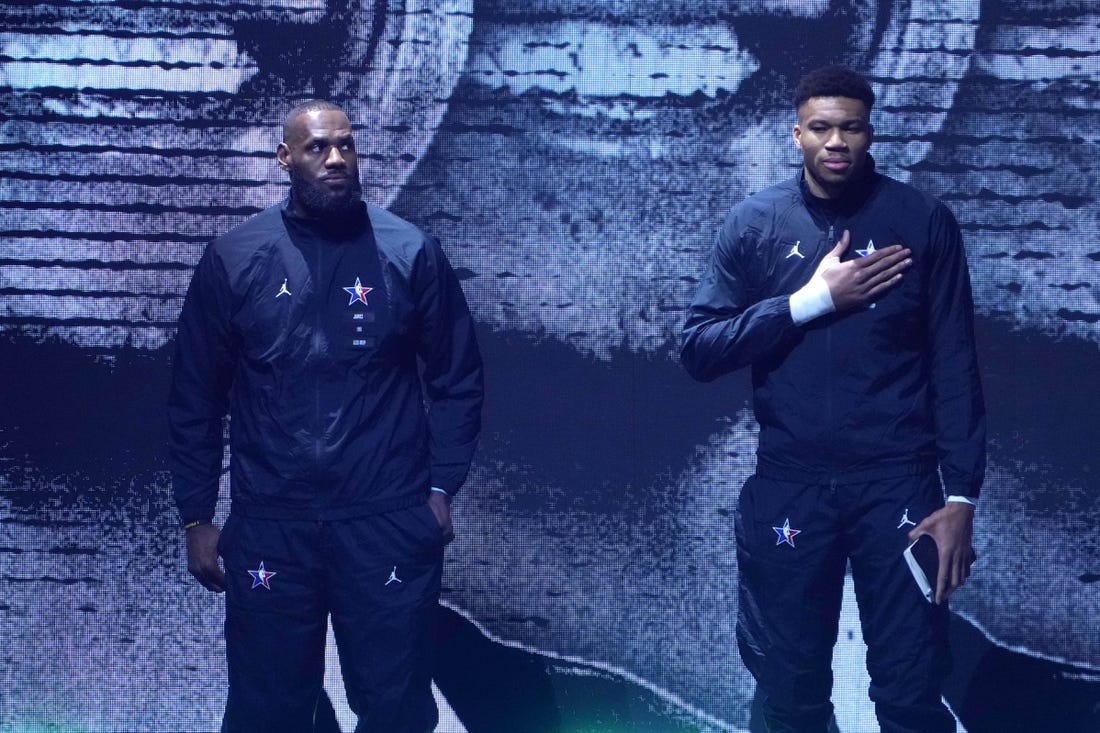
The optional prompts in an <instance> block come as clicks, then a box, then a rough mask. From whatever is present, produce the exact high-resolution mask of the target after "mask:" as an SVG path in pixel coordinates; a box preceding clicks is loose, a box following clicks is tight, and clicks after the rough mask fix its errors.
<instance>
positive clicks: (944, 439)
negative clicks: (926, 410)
mask: <svg viewBox="0 0 1100 733" xmlns="http://www.w3.org/2000/svg"><path fill="white" fill-rule="evenodd" d="M930 227H931V231H930V242H931V253H932V257H933V261H932V264H931V268H930V271H929V283H928V320H927V328H928V333H927V342H928V349H929V360H930V362H929V363H930V373H929V379H930V383H931V388H932V395H933V400H934V415H935V421H936V445H937V449H938V451H939V460H940V473H941V474H942V476H943V483H944V490H945V492H946V493H947V494H948V495H952V494H954V495H961V496H970V497H976V496H978V494H979V492H980V491H981V486H982V480H983V479H984V477H985V462H986V445H985V437H986V421H985V401H984V398H983V396H982V384H981V378H980V375H979V373H978V357H977V352H976V348H975V344H974V300H973V295H972V293H971V290H970V274H969V272H968V270H967V264H966V251H965V249H964V248H963V242H962V234H961V233H960V231H959V225H958V223H957V222H956V221H955V217H954V216H953V215H952V214H951V212H950V211H949V210H948V209H947V207H946V206H944V205H943V204H940V205H939V206H937V208H936V209H935V210H934V211H933V214H932V218H931V223H930Z"/></svg>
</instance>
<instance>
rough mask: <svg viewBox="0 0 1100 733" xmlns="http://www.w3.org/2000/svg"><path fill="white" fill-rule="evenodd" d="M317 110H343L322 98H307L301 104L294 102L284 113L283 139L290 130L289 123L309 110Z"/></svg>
mask: <svg viewBox="0 0 1100 733" xmlns="http://www.w3.org/2000/svg"><path fill="white" fill-rule="evenodd" d="M318 111H336V112H343V111H344V110H342V109H341V108H340V107H339V106H338V105H335V104H333V103H332V102H329V101H327V100H324V99H309V100H306V101H305V102H302V103H301V104H296V105H294V106H293V107H291V108H290V111H289V112H287V113H286V119H285V120H284V121H283V139H284V140H286V138H287V135H288V133H289V131H290V124H291V123H292V122H294V120H296V119H298V118H299V117H300V116H302V115H304V114H306V113H309V112H318Z"/></svg>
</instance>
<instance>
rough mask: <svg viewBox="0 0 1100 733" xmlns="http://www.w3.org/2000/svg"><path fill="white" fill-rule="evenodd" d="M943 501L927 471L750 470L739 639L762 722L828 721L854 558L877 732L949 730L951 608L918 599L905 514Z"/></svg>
mask: <svg viewBox="0 0 1100 733" xmlns="http://www.w3.org/2000/svg"><path fill="white" fill-rule="evenodd" d="M942 506H943V496H942V492H941V488H940V483H939V478H938V477H937V476H936V475H935V474H926V475H924V476H918V477H912V476H906V477H900V478H894V479H882V480H878V481H873V482H865V483H848V484H841V483H831V482H830V483H814V484H803V483H796V482H789V481H778V480H773V479H767V478H763V477H760V476H754V477H752V478H751V479H749V481H748V482H747V483H746V484H745V487H744V488H743V489H742V491H741V497H740V500H739V503H738V507H737V514H736V534H737V561H738V570H739V573H740V588H739V607H738V618H737V639H738V647H739V650H740V652H741V658H742V659H743V660H744V662H745V665H746V667H748V669H749V671H750V672H752V674H753V676H754V677H755V678H756V680H757V685H758V686H759V693H760V696H761V698H762V701H763V705H762V712H763V714H764V717H765V720H767V721H768V725H769V726H770V727H769V730H770V731H772V732H773V733H780V732H782V733H788V732H790V733H794V732H797V733H825V731H826V729H827V727H828V723H829V720H830V718H831V717H832V710H833V708H832V705H831V703H830V701H829V698H830V694H831V691H832V681H833V678H832V655H833V647H834V645H835V644H836V639H837V628H838V621H839V618H840V608H841V598H842V594H843V586H844V576H845V568H846V566H847V563H848V562H849V561H850V562H851V569H852V579H853V581H854V584H855V590H856V597H857V599H858V603H859V610H860V622H861V628H862V631H863V637H864V641H865V642H866V643H867V647H868V652H867V668H868V672H869V673H870V675H871V689H870V697H871V699H872V701H874V703H875V709H876V713H877V714H878V718H879V724H880V725H881V726H882V731H883V733H948V732H952V733H953V731H954V730H955V722H954V718H953V717H952V716H951V714H950V712H948V710H947V709H946V707H945V706H944V704H943V702H942V701H941V698H940V685H941V683H942V681H943V679H944V677H945V676H946V674H947V672H948V671H949V669H950V657H949V654H948V649H947V620H948V615H947V606H946V604H945V605H939V606H935V605H933V604H930V603H928V601H926V600H925V599H924V597H923V595H922V594H921V592H920V590H919V588H918V587H917V584H916V582H915V581H914V580H913V578H912V576H911V575H910V574H909V570H908V567H907V566H906V564H905V561H904V559H903V557H902V552H903V550H904V549H905V547H906V545H907V543H908V532H909V530H910V529H912V527H913V524H912V523H919V522H920V521H921V520H922V519H924V518H925V517H927V516H928V515H929V514H931V513H932V512H934V511H935V510H937V509H939V508H940V507H942ZM903 520H908V521H903ZM785 525H786V526H787V528H789V530H790V531H791V532H793V534H792V533H791V532H788V534H789V535H790V540H789V541H786V540H785V539H784V537H783V536H782V535H781V534H780V530H782V529H783V528H784V526H785Z"/></svg>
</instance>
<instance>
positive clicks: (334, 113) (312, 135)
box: [287, 109, 351, 142]
mask: <svg viewBox="0 0 1100 733" xmlns="http://www.w3.org/2000/svg"><path fill="white" fill-rule="evenodd" d="M350 135H351V123H350V122H349V121H348V118H347V115H345V114H344V113H343V112H341V111H340V110H337V109H315V110H310V111H309V112H304V113H302V114H300V115H298V116H297V117H295V118H294V119H293V120H291V121H290V124H289V125H287V142H297V141H302V140H314V139H318V138H319V139H331V138H336V137H346V136H350Z"/></svg>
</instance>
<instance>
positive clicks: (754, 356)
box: [680, 209, 801, 382]
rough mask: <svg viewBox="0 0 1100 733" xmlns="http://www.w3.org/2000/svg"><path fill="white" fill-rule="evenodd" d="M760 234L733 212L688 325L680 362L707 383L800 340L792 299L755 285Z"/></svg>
mask: <svg viewBox="0 0 1100 733" xmlns="http://www.w3.org/2000/svg"><path fill="white" fill-rule="evenodd" d="M758 237H759V233H758V232H756V231H753V230H748V229H746V228H745V227H743V226H741V225H740V224H739V222H738V211H737V209H734V211H732V212H731V213H730V215H729V216H728V217H727V218H726V221H725V223H724V224H723V225H722V229H721V230H720V231H719V233H718V238H717V241H716V242H715V245H714V251H713V253H712V255H711V259H710V264H709V266H708V267H707V271H706V273H705V274H704V275H703V279H702V281H701V282H700V283H699V289H698V290H697V291H696V293H695V297H694V298H693V299H692V301H691V306H690V307H689V309H688V316H687V320H686V322H685V323H684V329H683V334H682V336H683V340H682V345H681V349H680V361H681V363H682V364H683V365H684V368H685V369H687V372H688V374H690V375H691V376H692V377H694V378H695V379H698V380H699V381H703V382H709V381H711V380H712V379H715V378H717V377H719V376H721V375H723V374H726V373H729V372H733V371H736V370H738V369H740V368H742V367H744V366H747V365H749V364H753V363H754V362H757V361H760V360H762V359H765V358H767V357H768V356H769V355H771V354H774V353H776V352H778V351H780V350H782V349H785V348H787V347H789V346H790V345H792V344H793V343H795V342H796V341H798V339H799V338H801V329H800V328H799V327H798V326H797V325H795V323H794V321H793V320H792V319H791V308H790V302H789V300H790V298H789V296H788V295H778V296H768V294H766V293H759V292H757V288H756V286H755V285H754V283H753V282H752V277H751V272H752V268H753V266H754V265H758V266H759V265H760V263H754V262H753V261H752V258H753V257H755V256H757V253H756V251H755V247H754V243H755V241H756V240H757V238H758Z"/></svg>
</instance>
